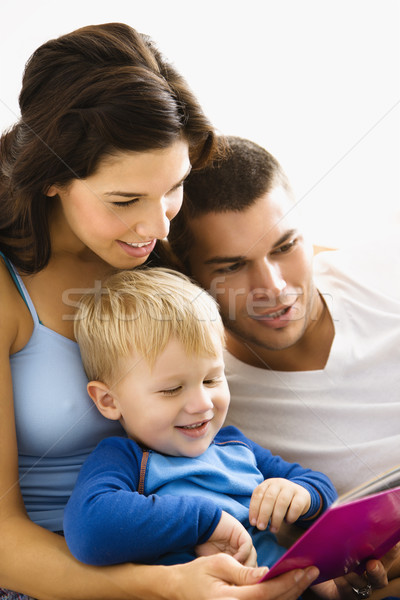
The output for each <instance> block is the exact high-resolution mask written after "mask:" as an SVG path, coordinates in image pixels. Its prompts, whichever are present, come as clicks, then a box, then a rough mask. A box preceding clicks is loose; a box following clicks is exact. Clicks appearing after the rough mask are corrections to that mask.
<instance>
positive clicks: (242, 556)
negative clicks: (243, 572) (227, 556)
mask: <svg viewBox="0 0 400 600" xmlns="http://www.w3.org/2000/svg"><path fill="white" fill-rule="evenodd" d="M253 549H254V546H253V543H252V541H251V538H250V539H249V540H246V541H245V542H244V543H242V544H241V545H240V546H239V548H238V551H237V552H236V553H235V554H234V555H233V558H236V560H237V561H239V562H240V563H242V565H245V564H246V561H247V559H248V558H249V556H250V555H251V553H252V550H253ZM254 552H255V550H254ZM256 556H257V554H256ZM251 566H253V567H254V566H255V565H254V564H253V565H251Z"/></svg>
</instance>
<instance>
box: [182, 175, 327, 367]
mask: <svg viewBox="0 0 400 600" xmlns="http://www.w3.org/2000/svg"><path fill="white" fill-rule="evenodd" d="M294 213H295V211H294V210H293V201H292V200H291V199H290V198H289V197H288V195H287V193H286V191H285V190H284V189H283V188H282V187H280V186H279V187H276V188H274V189H273V190H271V191H270V192H269V193H267V194H266V195H265V196H263V197H262V198H260V199H259V200H257V201H256V202H255V203H254V204H253V205H252V206H250V207H249V208H247V209H246V210H244V211H242V212H234V211H229V212H224V213H209V214H206V215H203V216H201V217H198V218H195V219H192V220H191V221H190V228H191V232H192V234H193V237H194V244H193V245H192V248H191V249H190V252H189V261H190V268H191V275H192V276H193V277H194V278H195V279H196V280H197V281H198V282H199V283H200V284H201V285H202V286H203V287H204V288H206V289H207V290H209V291H210V292H211V293H212V295H213V296H214V297H215V298H216V299H217V301H218V303H219V305H220V310H221V314H222V317H223V319H224V323H225V325H226V327H227V329H228V330H229V334H231V335H230V336H229V335H228V348H229V346H230V344H229V339H231V340H232V336H233V339H234V340H236V343H237V342H239V343H241V344H242V346H243V343H245V345H246V347H248V346H249V345H251V346H252V347H253V349H254V351H255V352H261V356H262V351H263V349H265V350H274V351H275V350H283V349H286V348H290V347H291V346H293V345H294V344H296V342H298V341H299V340H300V339H301V338H302V336H303V335H304V333H305V331H306V329H307V327H308V326H309V325H310V323H311V321H312V313H313V308H314V298H315V297H316V295H317V293H316V290H315V287H314V284H313V280H312V249H311V247H309V246H306V245H305V243H304V240H303V237H302V235H301V234H300V232H299V231H298V228H297V219H296V217H295V214H294ZM239 358H240V356H239Z"/></svg>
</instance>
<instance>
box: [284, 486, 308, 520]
mask: <svg viewBox="0 0 400 600" xmlns="http://www.w3.org/2000/svg"><path fill="white" fill-rule="evenodd" d="M309 505H310V502H309V501H308V498H307V497H305V496H304V495H303V494H301V493H299V494H295V495H294V496H293V498H292V501H291V503H290V506H289V508H288V511H287V513H286V521H287V522H288V523H294V522H295V521H297V519H298V518H299V517H301V515H302V514H304V512H305V509H306V508H307V510H308V507H309Z"/></svg>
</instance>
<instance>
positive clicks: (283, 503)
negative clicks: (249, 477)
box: [249, 477, 311, 533]
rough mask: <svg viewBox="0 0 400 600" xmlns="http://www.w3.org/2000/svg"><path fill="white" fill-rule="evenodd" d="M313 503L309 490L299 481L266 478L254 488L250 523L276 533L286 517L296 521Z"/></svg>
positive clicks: (287, 519) (289, 520) (288, 520)
mask: <svg viewBox="0 0 400 600" xmlns="http://www.w3.org/2000/svg"><path fill="white" fill-rule="evenodd" d="M310 505H311V496H310V494H309V492H308V491H307V490H306V489H305V488H303V487H302V486H301V485H298V484H297V483H293V482H292V481H288V480H287V479H281V478H280V477H276V478H271V479H266V480H265V481H263V483H260V485H258V486H257V487H256V489H255V490H254V492H253V494H252V496H251V501H250V507H249V520H250V524H251V525H254V526H256V527H257V528H258V529H266V528H267V526H268V522H269V521H270V520H271V525H270V531H271V532H272V533H276V532H277V531H278V530H279V527H280V526H281V525H282V521H283V520H284V519H286V521H287V522H288V523H294V522H295V521H297V519H298V518H299V517H301V515H304V514H305V513H306V512H307V511H308V509H309V508H310Z"/></svg>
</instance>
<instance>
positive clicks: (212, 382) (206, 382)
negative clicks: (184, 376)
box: [203, 377, 221, 386]
mask: <svg viewBox="0 0 400 600" xmlns="http://www.w3.org/2000/svg"><path fill="white" fill-rule="evenodd" d="M220 382H221V377H213V378H212V379H204V381H203V384H204V385H208V386H213V385H217V384H218V383H220Z"/></svg>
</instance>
